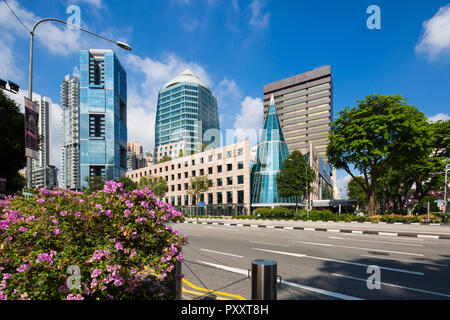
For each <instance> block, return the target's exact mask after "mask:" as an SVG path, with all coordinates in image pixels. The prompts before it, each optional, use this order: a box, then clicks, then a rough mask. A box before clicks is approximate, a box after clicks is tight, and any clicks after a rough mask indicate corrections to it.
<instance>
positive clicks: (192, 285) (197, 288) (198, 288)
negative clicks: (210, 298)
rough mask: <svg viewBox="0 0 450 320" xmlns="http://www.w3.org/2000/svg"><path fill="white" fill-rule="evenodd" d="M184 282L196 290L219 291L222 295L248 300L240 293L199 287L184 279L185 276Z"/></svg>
mask: <svg viewBox="0 0 450 320" xmlns="http://www.w3.org/2000/svg"><path fill="white" fill-rule="evenodd" d="M183 282H184V283H185V284H187V285H188V286H190V287H192V288H194V289H196V290H200V291H204V292H209V293H217V294H220V295H222V296H226V297H233V298H236V299H239V300H246V299H245V298H243V297H241V296H238V295H235V294H231V293H226V292H220V291H215V290H209V289H204V288H200V287H197V286H196V285H195V284H192V283H190V282H189V281H187V280H186V279H184V278H183Z"/></svg>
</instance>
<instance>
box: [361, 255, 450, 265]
mask: <svg viewBox="0 0 450 320" xmlns="http://www.w3.org/2000/svg"><path fill="white" fill-rule="evenodd" d="M361 256H362V257H369V258H375V259H384V260H393V261H402V262H409V263H417V264H429V265H432V266H441V267H448V265H446V264H440V263H433V262H420V261H414V260H402V259H395V258H387V257H380V256H372V255H370V254H361Z"/></svg>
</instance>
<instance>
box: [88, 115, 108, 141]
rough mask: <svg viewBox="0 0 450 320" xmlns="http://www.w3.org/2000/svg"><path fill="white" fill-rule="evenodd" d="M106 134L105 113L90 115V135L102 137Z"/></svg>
mask: <svg viewBox="0 0 450 320" xmlns="http://www.w3.org/2000/svg"><path fill="white" fill-rule="evenodd" d="M104 136H105V115H104V114H90V115H89V137H93V138H102V137H104Z"/></svg>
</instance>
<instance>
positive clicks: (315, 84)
mask: <svg viewBox="0 0 450 320" xmlns="http://www.w3.org/2000/svg"><path fill="white" fill-rule="evenodd" d="M263 92H264V118H266V117H267V113H268V110H269V105H270V97H271V95H272V94H273V95H274V97H275V104H276V106H277V113H278V116H279V118H280V121H281V127H282V130H283V134H284V138H285V140H286V143H287V145H288V148H289V152H292V151H294V150H300V152H302V153H303V154H305V153H307V152H308V150H309V145H310V144H313V146H314V149H315V150H316V152H317V153H318V154H319V155H320V156H321V157H323V158H324V159H326V148H327V145H328V132H329V130H330V124H331V121H332V117H333V87H332V79H331V67H330V66H324V67H320V68H317V69H314V70H312V71H309V72H305V73H302V74H299V75H296V76H293V77H290V78H287V79H283V80H280V81H277V82H273V83H270V84H267V85H265V86H264V87H263Z"/></svg>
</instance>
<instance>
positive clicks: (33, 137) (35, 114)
mask: <svg viewBox="0 0 450 320" xmlns="http://www.w3.org/2000/svg"><path fill="white" fill-rule="evenodd" d="M38 125H39V106H38V104H37V103H36V102H33V101H31V100H30V99H28V98H27V97H25V157H28V158H32V159H36V160H38V159H39V152H38V151H39V128H38Z"/></svg>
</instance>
